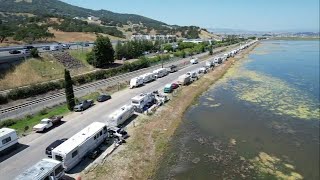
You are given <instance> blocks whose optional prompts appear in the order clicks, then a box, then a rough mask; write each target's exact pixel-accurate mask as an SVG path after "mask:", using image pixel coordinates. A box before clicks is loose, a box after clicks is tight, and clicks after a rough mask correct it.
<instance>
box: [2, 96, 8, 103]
mask: <svg viewBox="0 0 320 180" xmlns="http://www.w3.org/2000/svg"><path fill="white" fill-rule="evenodd" d="M6 103H8V97H7V96H6V95H0V104H6Z"/></svg>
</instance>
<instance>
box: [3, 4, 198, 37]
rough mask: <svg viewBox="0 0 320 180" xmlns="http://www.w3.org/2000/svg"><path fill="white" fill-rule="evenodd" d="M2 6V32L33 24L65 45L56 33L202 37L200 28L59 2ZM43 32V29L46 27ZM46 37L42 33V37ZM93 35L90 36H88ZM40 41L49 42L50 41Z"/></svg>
mask: <svg viewBox="0 0 320 180" xmlns="http://www.w3.org/2000/svg"><path fill="white" fill-rule="evenodd" d="M0 4H1V6H0V30H1V29H5V30H6V29H8V28H3V26H10V27H11V31H10V30H9V32H12V31H14V30H17V29H22V27H25V29H24V30H22V31H28V30H29V29H31V28H30V27H28V25H29V24H31V23H33V24H37V25H41V26H46V27H44V28H49V29H54V30H55V31H54V33H53V35H55V36H56V38H53V39H52V38H51V37H50V38H49V39H51V40H57V39H59V40H61V39H62V41H63V38H57V35H58V36H60V34H61V33H60V34H59V33H57V32H58V31H61V32H68V33H70V32H77V33H78V34H79V33H80V37H90V38H88V39H87V40H90V41H91V40H92V39H93V38H92V36H91V35H93V36H95V34H105V35H110V36H111V37H118V38H128V37H129V36H130V35H131V34H176V35H178V36H181V37H185V38H199V35H200V33H201V32H200V28H199V27H196V26H183V27H181V26H177V25H168V24H166V23H164V22H161V21H157V20H154V19H150V18H147V17H144V16H140V15H136V14H121V13H115V12H111V11H108V10H91V9H86V8H82V7H77V6H73V5H70V4H67V3H65V2H62V1H59V0H0ZM89 16H95V17H98V18H99V20H98V21H94V22H92V21H89V20H88V19H87V17H89ZM75 18H77V19H75ZM52 19H55V21H52ZM41 28H42V29H43V27H41ZM49 29H47V33H52V30H50V31H51V32H49ZM3 31H4V30H3ZM19 33H21V32H19ZM24 33H25V32H24ZM44 33H45V32H42V34H44ZM68 33H66V34H68ZM83 33H84V34H83ZM90 33H91V35H90V36H88V34H90ZM25 34H27V33H25ZM39 34H41V33H39ZM0 36H1V33H0ZM8 36H13V37H16V38H14V39H15V40H17V41H19V40H21V39H23V38H17V35H16V32H15V33H9V35H8ZM20 37H21V35H20ZM32 38H33V37H32ZM32 38H31V39H32ZM29 39H30V37H29ZM38 39H40V40H43V39H44V40H48V38H38ZM112 39H117V38H112ZM32 40H34V39H32ZM81 40H83V38H82V39H81ZM24 41H26V40H24ZM65 41H67V39H66V40H65Z"/></svg>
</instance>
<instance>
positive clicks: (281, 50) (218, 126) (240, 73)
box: [155, 41, 320, 179]
mask: <svg viewBox="0 0 320 180" xmlns="http://www.w3.org/2000/svg"><path fill="white" fill-rule="evenodd" d="M319 99H320V98H319V42H318V41H265V42H262V43H261V44H260V45H259V46H258V47H257V48H255V50H254V51H252V52H251V53H250V55H249V56H248V57H247V58H246V59H243V60H241V61H240V62H238V63H237V64H236V65H235V66H233V67H232V68H231V69H230V70H229V71H228V73H227V74H226V75H225V76H224V77H223V78H222V79H221V80H219V81H218V82H217V83H216V84H215V85H214V86H213V87H211V88H210V89H209V90H208V91H207V92H205V93H204V94H203V95H202V96H201V97H200V98H199V100H198V104H197V105H194V106H193V107H191V108H190V109H189V110H188V111H187V112H186V114H185V119H184V120H183V123H182V124H181V126H180V127H179V129H178V130H177V132H176V134H175V136H174V137H173V139H172V141H171V144H170V148H169V151H168V153H167V154H166V155H165V157H164V159H163V161H162V163H161V165H160V167H159V170H158V172H157V174H156V176H155V179H253V178H255V179H271V178H276V179H288V178H293V179H302V178H304V179H319V116H320V115H319V107H320V103H319Z"/></svg>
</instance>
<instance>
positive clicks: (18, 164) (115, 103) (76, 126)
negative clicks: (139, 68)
mask: <svg viewBox="0 0 320 180" xmlns="http://www.w3.org/2000/svg"><path fill="white" fill-rule="evenodd" d="M203 65H204V62H202V63H199V64H197V65H193V66H187V67H186V68H184V69H181V70H180V71H178V72H176V73H174V74H170V75H168V76H166V77H164V78H161V79H158V80H156V81H154V82H152V83H149V84H147V85H145V86H143V87H140V88H136V89H126V90H123V91H120V92H117V93H115V94H113V96H112V99H111V100H110V101H107V102H104V103H97V104H96V105H95V106H93V107H92V108H90V109H88V110H86V111H85V112H83V113H71V114H70V115H68V116H66V117H65V118H64V119H63V120H64V121H66V122H65V123H64V124H63V125H61V126H60V127H57V128H55V129H52V130H51V131H49V132H47V133H45V134H38V133H33V134H31V135H28V136H26V137H22V138H21V139H20V143H22V144H25V145H28V146H29V147H28V148H26V149H25V150H23V151H21V152H20V153H18V154H15V155H14V156H12V157H10V158H8V159H7V160H4V161H3V162H1V165H0V177H1V179H2V180H7V179H8V180H9V179H13V178H14V177H15V176H17V175H18V174H20V173H21V172H23V171H24V170H25V169H27V168H28V167H29V166H31V165H33V164H35V163H36V162H37V161H39V160H41V159H42V158H44V157H45V154H44V150H45V148H46V147H47V146H48V145H49V144H50V143H51V142H53V141H54V140H56V139H60V138H68V137H71V136H72V135H74V134H75V133H77V132H78V131H79V130H81V129H82V128H84V127H85V126H87V125H89V124H90V123H92V122H93V121H100V122H106V121H107V119H108V115H109V114H111V113H112V112H113V111H114V110H116V109H118V108H120V107H121V106H123V105H124V104H128V103H130V99H131V98H132V97H133V96H135V95H137V94H139V93H142V92H150V91H153V90H157V89H161V88H162V87H163V86H164V85H165V84H167V83H171V82H173V81H175V80H176V79H177V78H178V76H179V75H182V74H185V73H186V72H188V71H191V70H195V69H196V68H199V67H201V66H203Z"/></svg>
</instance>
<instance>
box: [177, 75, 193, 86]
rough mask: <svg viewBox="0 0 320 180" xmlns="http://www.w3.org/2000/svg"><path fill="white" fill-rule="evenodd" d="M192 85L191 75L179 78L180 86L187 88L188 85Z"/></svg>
mask: <svg viewBox="0 0 320 180" xmlns="http://www.w3.org/2000/svg"><path fill="white" fill-rule="evenodd" d="M190 83H191V77H190V76H189V75H187V74H183V75H181V76H179V78H178V84H179V85H183V86H185V85H188V84H190Z"/></svg>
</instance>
